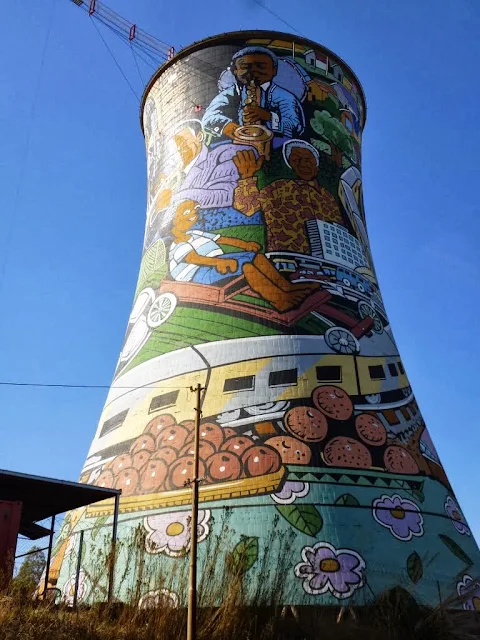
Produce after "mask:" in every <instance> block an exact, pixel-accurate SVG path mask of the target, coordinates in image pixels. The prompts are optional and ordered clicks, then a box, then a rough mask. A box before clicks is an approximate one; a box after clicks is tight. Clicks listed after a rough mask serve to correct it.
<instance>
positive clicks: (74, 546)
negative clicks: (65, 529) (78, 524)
mask: <svg viewBox="0 0 480 640" xmlns="http://www.w3.org/2000/svg"><path fill="white" fill-rule="evenodd" d="M79 537H80V536H79V534H78V533H72V535H70V536H68V542H67V546H66V547H65V558H66V557H67V556H69V555H70V554H71V553H76V552H77V551H78V544H79Z"/></svg>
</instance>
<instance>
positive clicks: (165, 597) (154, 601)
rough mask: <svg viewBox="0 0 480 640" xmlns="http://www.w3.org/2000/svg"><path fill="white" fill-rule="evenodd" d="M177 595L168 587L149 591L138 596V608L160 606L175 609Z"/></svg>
mask: <svg viewBox="0 0 480 640" xmlns="http://www.w3.org/2000/svg"><path fill="white" fill-rule="evenodd" d="M178 602H179V600H178V596H177V594H176V593H174V592H173V591H169V590H168V589H159V590H157V591H149V592H148V593H146V594H145V595H144V596H142V597H141V598H140V602H139V603H138V606H139V607H140V609H154V608H155V607H162V608H164V609H176V608H177V607H178Z"/></svg>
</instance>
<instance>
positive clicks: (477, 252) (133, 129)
mask: <svg viewBox="0 0 480 640" xmlns="http://www.w3.org/2000/svg"><path fill="white" fill-rule="evenodd" d="M265 4H266V6H267V7H269V8H271V9H272V10H274V11H275V12H276V13H278V14H280V15H281V16H282V17H283V18H284V19H285V20H287V21H288V22H291V23H292V24H293V25H294V26H295V27H296V29H297V30H298V32H300V33H301V34H303V35H305V36H307V37H310V38H312V39H315V40H317V41H319V42H321V43H323V44H325V45H326V46H327V47H329V48H331V49H333V50H334V51H335V52H337V53H338V54H339V55H340V56H341V57H343V58H344V59H345V60H346V61H347V62H348V63H349V64H350V65H351V66H352V67H353V69H354V70H355V71H356V73H357V74H358V76H359V78H360V80H361V82H362V84H363V87H364V89H365V92H366V95H367V102H368V117H367V126H366V130H365V135H364V165H363V176H364V191H365V202H366V211H367V217H368V222H369V231H370V237H371V242H372V246H373V252H374V256H375V262H376V268H377V271H378V274H379V278H380V283H381V286H382V290H383V294H384V298H385V302H386V305H387V310H388V312H389V316H390V319H391V322H392V325H393V328H394V331H395V335H396V338H397V342H398V345H399V349H400V353H401V354H402V357H403V361H404V362H405V365H406V368H407V371H408V374H409V377H410V379H411V382H412V385H413V388H414V391H415V393H416V396H417V399H418V401H419V404H420V407H421V409H422V411H423V414H424V417H425V419H426V421H427V425H428V427H429V429H430V432H431V433H432V435H433V438H434V441H435V443H436V445H437V448H438V449H439V452H440V455H441V458H442V460H443V463H444V466H445V468H446V470H447V473H448V474H449V476H450V480H451V482H452V484H453V487H454V489H455V490H456V493H457V495H458V497H459V500H460V504H461V505H462V507H463V510H464V511H465V514H466V516H467V518H468V520H469V521H470V524H471V526H472V528H473V530H474V532H475V533H476V536H477V539H478V538H479V537H480V510H479V509H478V504H479V499H478V495H479V490H478V486H477V484H476V482H473V478H474V477H476V473H477V469H478V465H479V451H480V429H479V418H478V413H479V408H478V404H479V399H480V392H479V382H480V375H479V369H478V364H479V360H480V302H479V293H480V284H479V283H480V243H479V236H480V221H479V214H480V205H479V198H478V190H479V185H480V160H479V151H480V127H479V124H478V123H479V108H478V103H479V98H480V87H479V84H478V80H477V78H478V68H479V66H480V40H479V38H478V33H479V29H480V5H479V3H478V0H438V1H437V0H424V2H418V0H404V1H403V2H395V3H393V2H380V0H364V1H363V2H362V3H359V2H356V1H354V0H343V2H342V3H334V2H311V1H309V2H307V0H295V2H286V0H275V1H274V0H265ZM108 6H109V7H111V8H112V9H113V10H115V11H117V12H119V13H120V14H122V15H123V16H125V17H126V18H129V19H131V20H132V21H135V22H136V23H137V24H138V25H139V26H140V27H143V28H144V29H145V30H147V31H149V32H151V33H152V34H154V35H156V36H157V37H159V38H161V39H162V40H164V41H167V42H169V43H172V44H173V45H175V47H177V48H179V47H180V45H186V44H189V43H190V42H192V41H193V40H199V39H201V38H203V37H205V36H209V35H213V34H215V33H219V32H224V31H231V30H235V29H240V28H243V29H247V28H266V29H270V28H272V29H277V30H285V29H286V27H285V25H284V24H283V23H282V22H280V21H279V20H277V19H276V18H275V17H274V16H272V15H271V14H269V13H268V12H266V11H265V10H264V9H262V8H261V7H259V6H258V4H256V3H255V2H254V1H253V0H223V1H222V2H218V0H205V1H204V2H203V3H202V2H197V1H195V2H194V1H193V0H184V1H183V2H182V1H177V2H158V0H140V1H138V2H135V3H133V2H128V1H127V0H109V2H108ZM52 12H53V13H52ZM49 25H50V37H49V41H48V46H47V49H46V54H45V57H44V59H43V62H42V49H43V46H44V42H45V37H46V34H47V31H48V29H49ZM105 37H106V38H107V39H108V42H109V43H110V44H111V46H112V48H114V50H115V52H116V54H117V56H118V58H119V60H120V61H121V63H122V66H123V68H124V69H125V72H126V74H127V75H128V77H129V79H130V81H131V82H132V84H133V85H134V87H135V89H136V91H137V93H139V94H140V93H141V91H142V89H143V87H142V85H141V81H140V78H139V76H138V72H137V70H136V68H135V66H134V62H133V58H132V56H131V52H130V51H129V50H128V48H126V47H124V45H123V44H122V43H121V42H120V41H118V40H117V39H116V38H115V37H114V36H113V35H112V34H110V33H109V32H106V35H105ZM0 59H1V61H2V62H1V65H0V97H1V100H0V130H1V147H2V154H1V161H0V184H1V190H0V206H1V217H0V266H1V265H2V264H3V263H4V261H5V270H4V274H3V277H2V278H1V281H0V309H1V313H0V380H3V381H5V380H13V381H40V382H52V383H57V382H61V383H71V384H76V383H86V384H109V383H110V380H111V377H112V374H113V370H114V367H115V363H116V360H117V357H118V352H119V349H120V345H121V343H122V340H123V334H124V330H125V326H126V321H127V317H128V315H129V310H130V305H131V301H132V296H133V292H134V288H135V283H136V276H137V269H138V265H139V262H140V253H141V244H142V239H143V226H144V209H145V186H146V172H145V158H144V147H143V138H142V134H141V131H140V127H139V121H138V102H137V101H136V100H135V98H134V97H133V95H132V94H131V92H130V90H129V88H128V86H127V85H126V83H125V81H124V80H123V78H122V77H121V75H120V74H119V72H118V70H117V68H116V67H115V66H114V63H113V61H112V59H111V58H110V57H109V55H108V53H107V52H106V50H105V48H104V45H103V43H102V42H101V40H100V38H99V37H98V34H97V33H96V31H95V29H94V28H93V26H92V24H90V21H89V19H88V17H87V16H86V14H85V13H84V12H83V11H82V10H80V9H78V8H77V7H75V5H74V4H73V3H72V2H69V0H43V1H42V2H32V1H31V0H16V1H15V2H8V3H6V5H5V7H4V8H3V12H2V35H1V38H0ZM142 73H143V74H144V77H145V78H147V77H148V75H149V69H148V68H146V67H143V68H142ZM32 114H33V116H32ZM28 141H29V142H28ZM17 190H18V198H17V196H16V194H17ZM16 198H17V200H16ZM15 202H16V205H15ZM1 275H2V272H1V271H0V276H1ZM106 393H107V392H106V390H75V389H73V390H68V389H37V388H10V387H0V407H1V433H2V441H1V445H0V468H9V469H14V470H19V471H25V472H30V473H37V474H45V475H51V476H58V477H61V478H67V479H73V480H74V479H76V478H77V477H78V474H79V471H80V469H81V466H82V464H83V461H84V459H85V455H86V453H87V450H88V447H89V444H90V441H91V439H92V436H93V434H94V431H95V428H96V424H97V421H98V418H99V416H100V412H101V409H102V406H103V403H104V400H105V397H106Z"/></svg>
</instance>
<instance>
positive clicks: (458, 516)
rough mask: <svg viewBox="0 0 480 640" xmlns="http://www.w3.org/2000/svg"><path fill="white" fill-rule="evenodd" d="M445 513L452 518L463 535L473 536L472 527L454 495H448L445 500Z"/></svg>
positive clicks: (454, 524)
mask: <svg viewBox="0 0 480 640" xmlns="http://www.w3.org/2000/svg"><path fill="white" fill-rule="evenodd" d="M445 513H446V514H447V516H448V517H449V518H450V520H451V522H452V524H453V526H454V527H455V529H456V530H457V531H458V533H461V534H462V535H467V536H471V535H472V534H471V532H470V528H469V526H468V524H467V521H466V520H465V516H464V515H463V513H462V512H461V511H460V507H459V506H458V504H457V503H456V501H455V500H454V499H453V498H452V496H447V499H446V500H445Z"/></svg>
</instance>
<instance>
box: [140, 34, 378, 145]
mask: <svg viewBox="0 0 480 640" xmlns="http://www.w3.org/2000/svg"><path fill="white" fill-rule="evenodd" d="M269 36H270V37H271V36H274V39H282V38H289V39H294V40H295V42H298V43H299V44H305V45H308V46H310V47H311V48H315V49H319V50H320V51H322V52H323V53H325V54H326V55H327V56H328V57H332V58H335V60H336V61H337V62H339V63H340V64H341V65H342V66H343V67H344V68H345V69H346V70H347V71H348V72H349V73H350V74H351V76H352V79H353V80H355V82H356V83H357V85H358V89H359V92H360V96H361V98H362V107H363V122H362V130H363V129H364V128H365V123H366V121H367V101H366V97H365V91H364V89H363V86H362V83H361V82H360V80H359V78H358V76H357V74H356V73H355V71H353V69H352V67H351V66H350V65H349V64H348V63H347V62H345V60H344V59H343V58H341V57H340V56H339V55H338V54H336V53H335V52H333V51H332V50H331V49H329V48H328V47H325V46H324V45H322V44H319V43H318V42H316V41H315V40H311V39H310V38H305V37H304V36H299V35H295V34H292V33H288V32H287V31H275V30H272V29H245V30H239V31H227V32H225V33H220V34H217V35H214V36H209V37H207V38H202V40H197V41H195V42H192V44H189V45H188V46H186V47H183V48H182V49H180V51H179V52H178V53H176V54H175V55H174V56H173V57H172V58H171V59H170V60H167V61H166V62H165V63H164V64H162V65H161V66H160V67H159V68H158V69H157V70H156V71H155V72H154V73H153V75H152V76H151V78H150V80H149V81H148V82H147V85H146V87H145V89H144V91H143V94H142V98H141V100H140V110H139V118H140V128H141V130H142V133H143V135H145V131H144V128H143V110H144V107H145V102H146V100H147V97H148V94H149V93H150V91H151V89H152V87H153V85H154V84H155V83H156V81H157V80H158V79H159V78H160V76H161V75H162V74H163V72H164V71H166V70H167V69H168V68H170V67H171V66H172V65H173V64H174V63H175V62H178V61H179V60H181V59H182V58H185V57H186V56H188V55H190V54H192V53H195V52H196V51H199V50H201V49H204V48H206V47H209V46H212V45H216V44H220V43H223V42H228V41H229V40H234V39H235V38H239V39H248V38H252V37H258V38H262V37H264V38H267V37H269Z"/></svg>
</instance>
